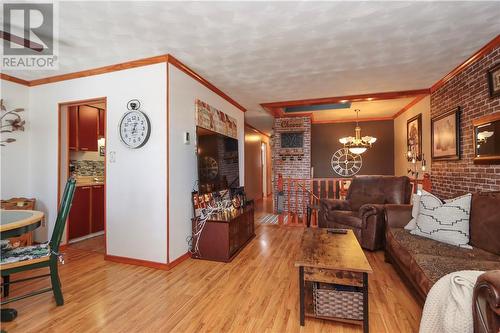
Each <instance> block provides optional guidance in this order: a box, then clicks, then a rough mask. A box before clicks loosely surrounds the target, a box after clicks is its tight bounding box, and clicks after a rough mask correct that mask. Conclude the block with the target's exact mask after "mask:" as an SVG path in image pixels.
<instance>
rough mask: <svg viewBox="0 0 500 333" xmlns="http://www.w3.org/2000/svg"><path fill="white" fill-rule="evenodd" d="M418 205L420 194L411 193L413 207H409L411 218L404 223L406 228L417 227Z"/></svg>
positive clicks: (412, 228)
mask: <svg viewBox="0 0 500 333" xmlns="http://www.w3.org/2000/svg"><path fill="white" fill-rule="evenodd" d="M419 207H420V194H414V195H413V207H412V209H411V217H412V218H411V220H410V222H408V224H407V225H405V229H406V230H414V229H415V228H416V227H417V216H418V208H419Z"/></svg>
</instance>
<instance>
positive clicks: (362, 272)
mask: <svg viewBox="0 0 500 333" xmlns="http://www.w3.org/2000/svg"><path fill="white" fill-rule="evenodd" d="M300 251H301V252H300V255H299V258H298V259H297V261H296V262H295V266H296V267H298V268H299V292H300V295H299V299H300V325H301V326H304V324H305V317H312V318H320V319H328V320H335V321H340V322H346V323H350V324H357V325H362V326H363V332H365V333H368V331H369V327H368V324H369V322H368V273H371V272H372V268H371V266H370V264H369V263H368V260H367V259H366V257H365V254H364V253H363V250H362V249H361V246H360V245H359V243H358V241H357V239H356V236H355V235H354V233H353V232H352V230H348V231H347V234H331V233H329V231H328V229H312V228H310V229H305V231H304V233H303V235H302V242H301V247H300ZM315 283H326V284H329V285H332V286H337V287H338V286H340V287H354V288H357V289H361V291H360V292H359V293H362V303H363V304H362V305H363V311H362V317H363V318H362V319H348V318H346V317H341V316H339V317H334V316H324V315H318V314H317V313H316V311H315V309H314V295H313V284H315Z"/></svg>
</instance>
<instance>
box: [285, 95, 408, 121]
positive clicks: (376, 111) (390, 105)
mask: <svg viewBox="0 0 500 333" xmlns="http://www.w3.org/2000/svg"><path fill="white" fill-rule="evenodd" d="M414 99H415V98H414V97H413V98H412V97H410V98H398V99H390V100H383V101H371V102H353V103H352V104H351V107H350V108H349V109H336V110H324V111H313V112H312V113H313V117H314V120H315V121H332V120H347V119H355V118H356V112H354V110H356V109H359V110H360V112H359V118H360V119H363V118H379V117H384V118H386V117H392V116H394V115H395V114H396V113H398V112H399V111H400V110H401V109H402V108H404V107H405V106H406V105H408V103H410V102H411V101H412V100H414ZM294 114H295V113H294Z"/></svg>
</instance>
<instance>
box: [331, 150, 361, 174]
mask: <svg viewBox="0 0 500 333" xmlns="http://www.w3.org/2000/svg"><path fill="white" fill-rule="evenodd" d="M331 165H332V169H333V171H335V173H336V174H338V175H339V176H342V177H352V176H354V175H355V174H357V173H358V172H359V170H361V167H362V166H363V158H362V157H361V154H353V153H351V152H350V151H349V149H348V148H340V149H339V150H337V151H336V152H335V153H334V154H333V156H332V159H331Z"/></svg>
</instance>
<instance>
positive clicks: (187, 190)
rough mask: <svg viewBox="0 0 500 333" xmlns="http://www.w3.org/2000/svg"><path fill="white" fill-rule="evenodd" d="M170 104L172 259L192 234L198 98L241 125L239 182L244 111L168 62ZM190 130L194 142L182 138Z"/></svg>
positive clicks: (243, 134)
mask: <svg viewBox="0 0 500 333" xmlns="http://www.w3.org/2000/svg"><path fill="white" fill-rule="evenodd" d="M169 97H170V100H169V104H170V106H169V108H170V133H169V138H170V174H169V176H170V178H169V179H170V222H169V223H170V242H169V249H170V261H173V260H175V259H177V258H178V257H180V256H182V255H183V254H185V253H186V252H187V251H188V244H187V241H186V239H187V237H189V236H190V235H191V218H192V217H193V216H192V215H193V214H192V205H191V191H192V190H193V187H194V185H195V182H196V180H197V179H198V172H197V158H196V152H195V148H196V142H195V134H196V124H195V100H196V99H201V100H202V101H204V102H207V103H208V104H210V105H211V106H213V107H215V108H217V109H219V110H221V111H223V112H225V113H226V114H228V115H230V116H232V117H234V118H235V119H236V122H237V127H238V141H239V145H238V150H239V167H240V185H244V184H243V183H244V179H245V176H244V141H245V130H244V113H243V112H241V111H240V110H239V109H237V108H236V107H235V106H233V105H232V104H231V103H229V102H227V101H226V100H225V99H223V98H222V97H220V96H219V95H217V94H215V93H214V92H212V91H211V90H209V89H208V88H206V87H205V86H204V85H202V84H201V83H199V82H198V81H196V80H194V79H193V78H191V77H190V76H188V75H186V74H185V73H183V72H182V71H180V70H179V69H177V68H176V67H174V66H172V65H170V64H169ZM185 131H188V132H190V133H191V138H192V140H191V144H190V145H185V144H184V143H183V141H182V138H183V133H184V132H185Z"/></svg>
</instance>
